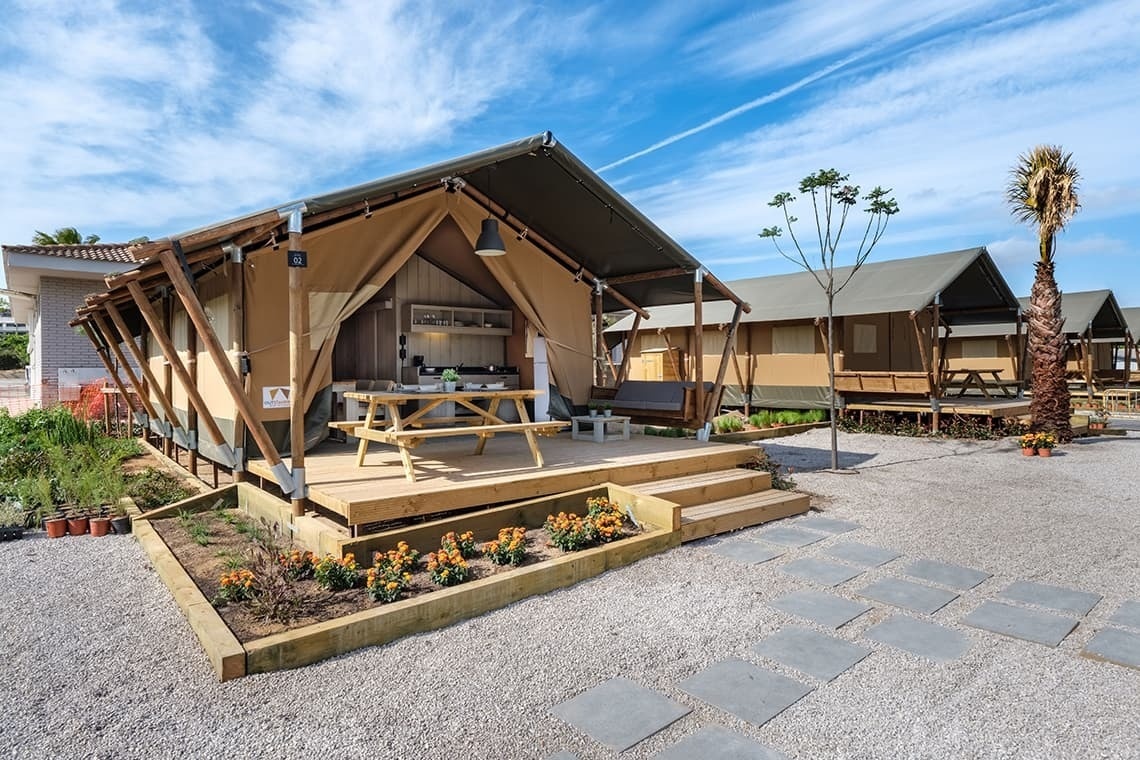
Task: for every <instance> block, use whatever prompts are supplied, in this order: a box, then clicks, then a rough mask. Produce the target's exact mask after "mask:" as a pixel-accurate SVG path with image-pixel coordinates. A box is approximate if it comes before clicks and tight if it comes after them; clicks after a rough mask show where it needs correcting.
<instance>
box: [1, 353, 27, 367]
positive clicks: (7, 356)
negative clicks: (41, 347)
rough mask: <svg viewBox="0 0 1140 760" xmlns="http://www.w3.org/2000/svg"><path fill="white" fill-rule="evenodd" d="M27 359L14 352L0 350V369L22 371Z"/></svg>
mask: <svg viewBox="0 0 1140 760" xmlns="http://www.w3.org/2000/svg"><path fill="white" fill-rule="evenodd" d="M26 364H27V359H26V358H25V357H24V356H22V355H20V354H18V353H15V352H14V351H8V350H4V349H0V369H23V368H24V365H26Z"/></svg>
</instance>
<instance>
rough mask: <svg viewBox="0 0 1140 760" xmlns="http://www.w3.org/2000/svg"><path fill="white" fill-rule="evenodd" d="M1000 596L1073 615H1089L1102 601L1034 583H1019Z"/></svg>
mask: <svg viewBox="0 0 1140 760" xmlns="http://www.w3.org/2000/svg"><path fill="white" fill-rule="evenodd" d="M998 596H999V597H1001V598H1002V599H1012V600H1013V601H1015V602H1026V603H1027V604H1036V605H1037V606H1038V607H1048V608H1049V609H1051V610H1056V611H1057V612H1068V613H1071V614H1073V615H1087V614H1088V612H1089V610H1091V609H1092V608H1093V607H1095V606H1096V603H1097V602H1099V601H1100V600H1101V596H1100V594H1093V593H1090V592H1088V591H1077V590H1076V589H1071V588H1063V587H1061V586H1047V585H1046V584H1044V583H1033V582H1031V581H1018V582H1017V583H1014V584H1012V585H1011V586H1010V587H1009V588H1007V589H1005V590H1004V591H1002V592H1001V593H1000V594H998Z"/></svg>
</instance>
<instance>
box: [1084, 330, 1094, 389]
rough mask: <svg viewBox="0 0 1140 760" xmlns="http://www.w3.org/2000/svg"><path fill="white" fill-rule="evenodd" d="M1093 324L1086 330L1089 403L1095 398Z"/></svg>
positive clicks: (1086, 369)
mask: <svg viewBox="0 0 1140 760" xmlns="http://www.w3.org/2000/svg"><path fill="white" fill-rule="evenodd" d="M1092 347H1093V346H1092V325H1089V328H1088V330H1086V331H1085V395H1086V396H1087V398H1088V401H1089V405H1090V406H1091V405H1092V400H1093V393H1094V389H1093V360H1092Z"/></svg>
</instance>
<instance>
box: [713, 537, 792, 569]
mask: <svg viewBox="0 0 1140 760" xmlns="http://www.w3.org/2000/svg"><path fill="white" fill-rule="evenodd" d="M708 550H709V551H710V552H713V553H714V554H719V555H721V556H722V557H728V558H729V559H734V560H736V561H737V562H743V563H745V564H749V565H755V564H758V563H760V562H767V561H768V560H770V559H775V558H776V557H780V556H783V554H784V553H785V552H786V551H787V550H786V549H780V548H777V547H775V546H765V545H764V544H760V543H757V542H756V541H741V540H733V541H721V542H720V543H718V544H716V545H715V546H710V547H708Z"/></svg>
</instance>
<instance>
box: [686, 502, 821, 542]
mask: <svg viewBox="0 0 1140 760" xmlns="http://www.w3.org/2000/svg"><path fill="white" fill-rule="evenodd" d="M809 507H811V498H810V497H809V496H808V495H807V494H803V493H797V492H795V491H774V490H773V491H764V492H762V493H758V494H752V495H749V496H737V497H735V498H732V499H723V500H721V501H714V502H710V503H708V504H701V505H699V506H692V507H685V508H684V509H682V510H681V540H682V541H694V540H696V539H698V538H705V537H706V536H712V535H716V534H718V533H727V532H729V531H732V530H739V529H741V528H749V527H752V526H753V525H760V524H762V523H766V522H770V521H771V520H779V519H780V518H781V517H791V516H792V515H798V514H802V513H803V512H807V511H808V508H809Z"/></svg>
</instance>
